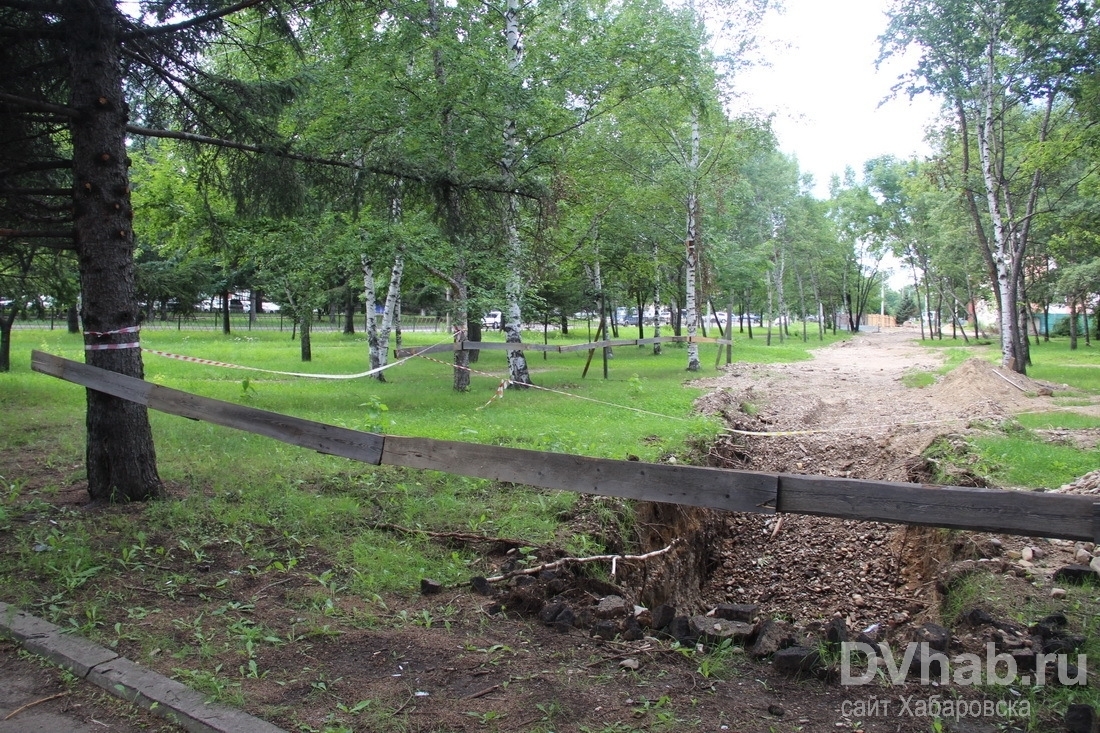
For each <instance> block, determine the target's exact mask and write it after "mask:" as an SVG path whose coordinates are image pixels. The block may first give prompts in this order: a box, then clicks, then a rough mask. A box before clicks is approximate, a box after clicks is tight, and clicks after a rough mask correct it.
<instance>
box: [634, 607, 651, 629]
mask: <svg viewBox="0 0 1100 733" xmlns="http://www.w3.org/2000/svg"><path fill="white" fill-rule="evenodd" d="M634 620H635V621H637V622H638V625H639V626H641V627H642V628H643V629H652V628H653V614H652V613H650V612H649V609H648V608H643V609H642V610H641V611H635V613H634Z"/></svg>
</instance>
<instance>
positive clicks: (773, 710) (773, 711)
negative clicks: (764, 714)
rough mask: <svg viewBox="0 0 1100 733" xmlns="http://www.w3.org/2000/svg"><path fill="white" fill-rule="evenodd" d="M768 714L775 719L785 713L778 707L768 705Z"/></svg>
mask: <svg viewBox="0 0 1100 733" xmlns="http://www.w3.org/2000/svg"><path fill="white" fill-rule="evenodd" d="M768 713H769V714H770V715H774V716H775V717H777V718H782V717H783V716H784V715H785V714H786V713H787V711H786V710H784V709H783V708H781V707H779V706H778V705H769V706H768Z"/></svg>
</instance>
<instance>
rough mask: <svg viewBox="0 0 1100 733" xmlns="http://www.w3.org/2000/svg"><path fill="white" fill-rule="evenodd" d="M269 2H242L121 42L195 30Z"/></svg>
mask: <svg viewBox="0 0 1100 733" xmlns="http://www.w3.org/2000/svg"><path fill="white" fill-rule="evenodd" d="M267 1H268V0H242V1H241V2H239V3H237V4H236V5H230V6H229V7H227V8H222V9H221V10H216V11H214V12H213V13H207V14H206V15H199V16H196V17H194V18H191V19H189V20H183V21H180V22H179V23H172V24H171V25H158V26H153V27H151V28H139V29H137V30H135V31H131V32H130V33H124V34H123V35H122V39H121V40H123V41H130V40H133V39H135V38H151V37H153V36H162V35H165V34H167V33H175V32H176V31H181V30H185V29H187V28H194V27H195V26H197V25H202V24H203V23H209V22H210V21H212V20H218V19H219V18H224V17H225V16H227V15H232V14H233V13H237V12H240V11H241V10H247V9H248V8H251V7H252V6H254V5H260V4H262V3H265V2H267Z"/></svg>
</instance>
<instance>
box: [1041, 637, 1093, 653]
mask: <svg viewBox="0 0 1100 733" xmlns="http://www.w3.org/2000/svg"><path fill="white" fill-rule="evenodd" d="M1084 644H1085V637H1083V636H1077V635H1076V634H1067V635H1065V636H1056V637H1054V638H1052V639H1047V640H1046V641H1044V642H1043V653H1044V654H1072V653H1073V652H1075V651H1077V650H1078V649H1080V648H1081V647H1082V646H1084Z"/></svg>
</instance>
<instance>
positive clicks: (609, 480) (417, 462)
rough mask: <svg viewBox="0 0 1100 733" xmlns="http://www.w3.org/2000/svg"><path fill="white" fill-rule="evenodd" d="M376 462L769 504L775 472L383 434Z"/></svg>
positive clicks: (554, 485)
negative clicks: (547, 451)
mask: <svg viewBox="0 0 1100 733" xmlns="http://www.w3.org/2000/svg"><path fill="white" fill-rule="evenodd" d="M382 463H383V464H390V465H394V466H408V467H410V468H424V469H431V470H435V471H446V472H447V473H454V474H458V475H460V476H476V477H478V478H486V479H492V480H494V481H508V482H511V483H516V484H526V485H528V486H540V487H543V488H547V489H561V490H563V491H576V492H579V493H582V494H599V495H601V496H620V497H624V498H627V499H640V500H643V501H662V502H667V503H671V504H690V505H691V506H703V507H711V508H713V509H723V510H726V511H731V512H762V513H772V512H774V511H775V501H776V486H777V483H778V482H777V477H776V475H775V474H769V473H754V472H751V471H727V470H723V469H719V468H705V467H700V466H675V465H668V464H664V463H643V462H641V461H616V460H611V459H607V458H589V457H587V456H574V455H569V454H566V453H546V452H542V451H534V450H525V449H522V448H502V447H500V446H495V445H479V444H475V443H458V442H453V441H446V440H431V439H428V438H401V437H395V436H387V437H386V443H385V446H384V448H383V450H382Z"/></svg>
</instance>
